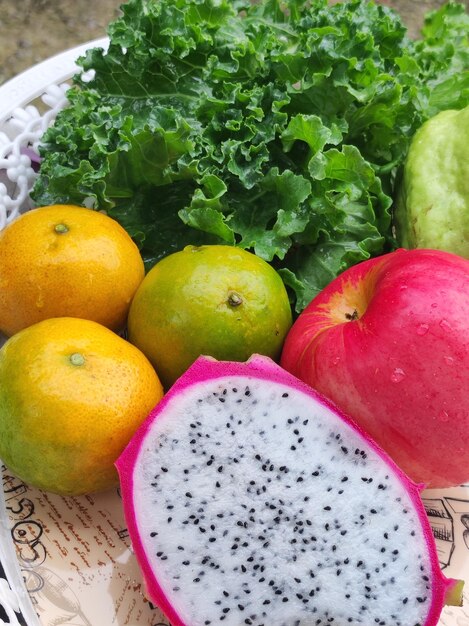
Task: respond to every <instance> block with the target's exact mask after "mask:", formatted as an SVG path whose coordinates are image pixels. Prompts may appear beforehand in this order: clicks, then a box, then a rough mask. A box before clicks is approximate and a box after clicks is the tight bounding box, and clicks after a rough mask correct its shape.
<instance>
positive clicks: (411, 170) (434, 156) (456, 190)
mask: <svg viewBox="0 0 469 626" xmlns="http://www.w3.org/2000/svg"><path fill="white" fill-rule="evenodd" d="M394 223H395V227H396V236H397V242H398V244H399V245H400V246H402V247H404V248H433V249H439V250H446V251H448V252H453V253H455V254H459V255H461V256H463V257H466V258H469V106H468V107H466V108H464V109H461V110H460V111H454V110H449V111H442V112H441V113H438V114H437V115H435V116H434V117H432V118H431V119H429V120H428V121H427V122H425V123H424V124H423V125H422V126H421V128H420V129H419V130H418V131H417V132H416V133H415V135H414V137H413V139H412V142H411V145H410V148H409V152H408V155H407V159H406V162H405V164H404V170H403V175H402V180H401V184H400V186H399V191H398V194H397V197H396V206H395V213H394Z"/></svg>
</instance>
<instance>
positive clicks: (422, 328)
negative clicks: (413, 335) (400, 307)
mask: <svg viewBox="0 0 469 626" xmlns="http://www.w3.org/2000/svg"><path fill="white" fill-rule="evenodd" d="M428 329H429V326H428V324H420V325H419V326H418V327H417V335H420V336H421V337H423V335H426V334H427V333H428Z"/></svg>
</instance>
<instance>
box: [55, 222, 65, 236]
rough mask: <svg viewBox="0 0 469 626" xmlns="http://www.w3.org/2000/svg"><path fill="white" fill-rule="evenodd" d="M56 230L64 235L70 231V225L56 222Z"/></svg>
mask: <svg viewBox="0 0 469 626" xmlns="http://www.w3.org/2000/svg"><path fill="white" fill-rule="evenodd" d="M54 230H55V232H56V233H57V234H59V235H63V234H64V233H68V226H66V225H65V224H56V225H55V226H54Z"/></svg>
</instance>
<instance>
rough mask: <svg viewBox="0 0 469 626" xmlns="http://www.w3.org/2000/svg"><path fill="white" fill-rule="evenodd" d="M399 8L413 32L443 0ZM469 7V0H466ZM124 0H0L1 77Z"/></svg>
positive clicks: (104, 20) (61, 44) (60, 45)
mask: <svg viewBox="0 0 469 626" xmlns="http://www.w3.org/2000/svg"><path fill="white" fill-rule="evenodd" d="M380 1H381V2H382V4H387V5H389V6H391V7H393V8H395V9H397V10H398V11H399V12H400V13H401V15H402V17H403V19H404V23H405V24H406V25H407V27H408V28H409V32H410V33H411V34H412V35H413V36H415V35H417V34H418V32H419V29H420V26H421V23H422V17H423V15H424V13H425V12H426V11H428V10H430V9H433V8H436V7H438V6H440V5H441V4H443V0H380ZM464 1H465V2H466V3H467V4H468V7H469V0H464ZM120 4H121V0H0V83H2V82H4V81H5V80H7V79H9V78H11V77H12V76H14V75H15V74H17V73H19V72H21V71H22V70H25V69H27V68H28V67H30V66H31V65H34V64H35V63H38V62H39V61H42V60H43V59H45V58H47V57H49V56H52V55H53V54H56V53H58V52H61V51H62V50H65V49H67V48H71V47H73V46H75V45H78V44H81V43H84V42H86V41H89V40H91V39H95V38H98V37H102V36H104V35H105V34H106V26H107V24H108V23H109V21H111V20H112V19H114V18H115V17H116V16H117V15H118V13H119V6H120Z"/></svg>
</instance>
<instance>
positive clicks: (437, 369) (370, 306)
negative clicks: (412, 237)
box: [281, 250, 469, 487]
mask: <svg viewBox="0 0 469 626" xmlns="http://www.w3.org/2000/svg"><path fill="white" fill-rule="evenodd" d="M281 365H282V366H283V367H284V368H285V369H287V370H288V371H290V372H291V373H293V374H294V375H296V376H297V377H298V378H300V379H302V380H303V381H305V382H306V383H308V384H309V385H311V386H312V387H314V388H315V389H317V390H318V391H320V392H321V393H323V394H324V395H325V396H328V397H329V398H330V399H331V400H332V401H333V402H335V404H337V405H338V406H339V407H340V408H341V409H342V410H344V411H345V412H346V413H348V414H349V415H350V416H351V417H352V418H354V420H355V421H356V422H357V423H358V424H359V425H360V426H361V427H362V428H363V429H364V430H366V431H367V432H368V433H369V434H370V435H371V436H372V437H373V438H374V439H375V441H377V442H378V443H379V444H380V445H381V447H382V448H384V449H385V450H386V451H387V452H388V453H389V454H390V455H391V457H393V458H394V460H395V462H396V463H397V464H398V465H400V466H401V468H402V469H403V470H404V471H405V472H406V473H407V474H408V475H409V476H410V477H411V478H413V480H414V481H416V482H418V483H424V484H425V485H426V486H428V487H446V486H450V485H458V484H461V483H463V482H466V481H468V480H469V261H468V260H466V259H464V258H462V257H459V256H457V255H454V254H450V253H448V252H442V251H436V250H397V251H396V252H392V253H390V254H386V255H383V256H381V257H378V258H375V259H371V260H369V261H365V262H363V263H360V264H358V265H356V266H354V267H352V268H350V269H349V270H347V271H345V272H344V273H343V274H341V275H340V276H339V277H338V278H336V279H335V280H334V281H333V282H332V283H330V284H329V285H328V286H327V287H326V288H325V289H324V290H323V291H322V292H321V293H320V294H319V295H318V296H317V297H316V298H314V300H313V301H312V302H311V303H310V304H309V305H308V306H307V307H306V309H305V310H304V311H303V312H302V313H301V314H300V316H299V317H298V319H297V320H296V322H295V323H294V325H293V327H292V328H291V330H290V332H289V334H288V335H287V339H286V342H285V345H284V349H283V354H282V359H281Z"/></svg>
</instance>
